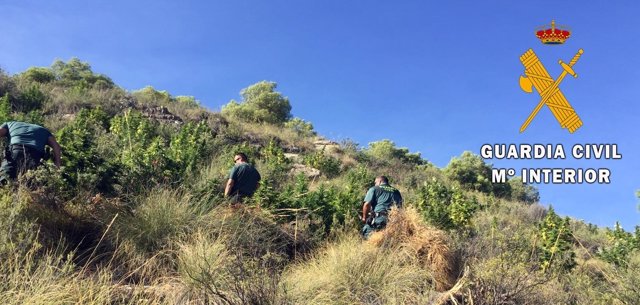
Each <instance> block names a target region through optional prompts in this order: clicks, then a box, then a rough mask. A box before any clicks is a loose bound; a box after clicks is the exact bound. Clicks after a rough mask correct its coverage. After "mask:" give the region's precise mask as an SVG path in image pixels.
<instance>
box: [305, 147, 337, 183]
mask: <svg viewBox="0 0 640 305" xmlns="http://www.w3.org/2000/svg"><path fill="white" fill-rule="evenodd" d="M304 163H305V164H306V165H307V166H310V167H313V168H316V169H318V170H320V172H321V173H322V174H324V175H325V176H327V177H329V178H332V177H335V176H337V175H338V174H339V173H340V165H342V163H341V162H340V160H338V159H336V158H334V157H331V156H329V155H327V154H325V152H324V149H323V150H317V151H315V152H313V153H311V154H309V155H306V156H304Z"/></svg>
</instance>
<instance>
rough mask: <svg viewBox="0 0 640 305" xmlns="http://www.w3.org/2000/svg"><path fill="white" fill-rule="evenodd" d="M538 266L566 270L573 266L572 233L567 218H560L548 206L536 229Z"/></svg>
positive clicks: (548, 269)
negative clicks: (537, 229)
mask: <svg viewBox="0 0 640 305" xmlns="http://www.w3.org/2000/svg"><path fill="white" fill-rule="evenodd" d="M538 238H539V239H540V241H539V243H538V244H539V246H538V251H539V260H540V268H541V269H542V270H543V271H560V272H568V271H571V269H572V268H573V267H575V265H576V262H575V253H574V252H573V247H572V245H573V233H572V231H571V228H570V227H569V218H568V217H567V218H564V219H563V218H561V217H560V216H558V214H556V213H555V211H554V210H553V208H552V207H549V211H548V212H547V215H546V216H545V217H544V219H543V220H542V223H541V224H540V228H539V231H538Z"/></svg>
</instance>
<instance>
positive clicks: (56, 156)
mask: <svg viewBox="0 0 640 305" xmlns="http://www.w3.org/2000/svg"><path fill="white" fill-rule="evenodd" d="M0 133H1V131H0ZM47 144H48V145H49V146H51V148H53V163H54V164H55V165H56V166H57V167H60V164H61V160H60V155H61V151H62V149H61V148H60V144H58V141H56V138H55V137H54V136H50V137H49V139H48V141H47Z"/></svg>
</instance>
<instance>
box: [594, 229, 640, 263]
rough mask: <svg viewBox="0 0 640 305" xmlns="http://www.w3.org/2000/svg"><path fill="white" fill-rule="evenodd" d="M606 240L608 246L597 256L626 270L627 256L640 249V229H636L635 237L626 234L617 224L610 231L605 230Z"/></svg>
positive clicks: (628, 233)
mask: <svg viewBox="0 0 640 305" xmlns="http://www.w3.org/2000/svg"><path fill="white" fill-rule="evenodd" d="M607 238H608V240H609V244H610V246H608V247H605V248H604V249H602V250H601V251H600V253H599V256H600V257H601V258H602V259H604V260H605V261H607V262H609V263H612V264H614V265H616V266H619V267H623V268H626V267H627V264H628V260H629V256H630V255H631V253H632V252H634V251H636V250H638V249H640V227H639V226H637V227H636V231H635V235H634V234H632V233H630V232H626V231H625V230H624V229H623V228H622V226H621V225H620V223H619V222H616V224H615V226H614V227H613V230H612V229H609V228H607Z"/></svg>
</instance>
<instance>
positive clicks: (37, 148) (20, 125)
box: [0, 121, 60, 184]
mask: <svg viewBox="0 0 640 305" xmlns="http://www.w3.org/2000/svg"><path fill="white" fill-rule="evenodd" d="M0 137H7V138H8V140H9V147H7V150H6V153H5V158H4V160H2V164H1V165H0V183H2V184H7V183H8V181H9V180H13V179H15V178H16V177H17V176H18V175H21V174H23V173H25V172H26V171H27V170H30V169H34V168H36V167H38V166H39V165H40V160H41V159H42V157H43V156H44V148H45V145H49V146H51V148H52V149H53V163H55V165H56V166H57V167H60V144H58V142H57V141H56V138H55V137H54V136H53V135H52V134H51V132H49V130H47V129H46V128H44V127H42V126H40V125H36V124H29V123H24V122H17V121H11V122H6V123H4V124H2V126H0Z"/></svg>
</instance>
